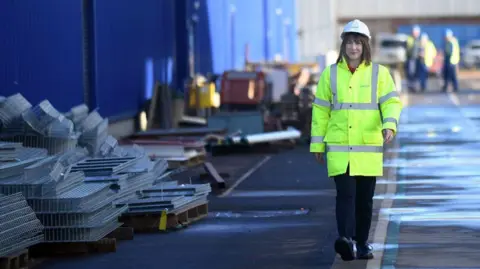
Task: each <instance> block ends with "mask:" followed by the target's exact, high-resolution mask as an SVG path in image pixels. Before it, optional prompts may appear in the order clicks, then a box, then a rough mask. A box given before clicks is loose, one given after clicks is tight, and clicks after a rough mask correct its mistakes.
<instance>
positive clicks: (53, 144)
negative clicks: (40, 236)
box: [0, 94, 211, 242]
mask: <svg viewBox="0 0 480 269" xmlns="http://www.w3.org/2000/svg"><path fill="white" fill-rule="evenodd" d="M0 128H1V129H0V131H1V132H0V140H2V141H8V142H0V193H3V194H7V195H10V194H15V193H22V194H23V195H24V196H25V198H26V200H27V202H28V204H29V205H30V206H31V207H32V208H33V210H34V211H35V213H36V215H37V217H38V219H39V220H40V221H41V223H42V224H43V225H44V226H45V241H46V242H79V241H82V242H85V241H97V240H99V239H101V238H102V237H104V236H105V235H106V234H108V233H110V232H111V231H113V230H114V229H115V228H117V227H118V226H120V223H118V221H117V219H118V216H119V215H121V214H123V213H124V212H126V211H127V210H128V206H130V212H137V213H142V212H143V213H149V212H153V213H155V212H159V211H163V210H165V209H168V210H171V211H174V210H181V209H182V208H185V207H190V206H195V205H197V204H198V205H201V204H203V203H205V202H206V200H207V195H208V194H209V193H210V191H211V189H210V185H209V184H202V185H179V184H178V183H177V182H176V181H171V179H170V178H169V177H168V175H169V173H171V172H168V173H167V169H168V162H167V161H166V160H165V159H161V158H160V159H158V160H155V161H151V160H150V158H149V157H148V156H147V155H146V153H145V150H144V148H142V147H140V146H138V145H133V146H131V147H128V148H126V147H121V146H119V143H118V141H117V140H116V139H115V138H113V137H112V136H110V135H108V119H104V118H102V117H101V116H100V114H99V113H98V112H97V111H95V110H94V111H91V112H89V108H88V107H87V106H86V105H84V104H82V105H79V106H76V107H74V108H72V109H71V110H70V111H69V112H68V113H66V114H65V115H64V114H61V113H59V112H58V111H57V110H56V109H55V108H53V106H52V105H51V104H50V103H49V102H48V101H43V102H41V103H40V104H38V105H37V106H34V107H32V105H31V104H30V103H29V102H28V101H27V100H25V98H23V96H21V95H20V94H15V95H12V96H9V97H7V98H0ZM15 142H18V143H15ZM77 143H78V145H77ZM22 144H23V145H22ZM24 146H27V147H24ZM78 146H80V147H83V148H79V147H78ZM49 155H50V156H49ZM2 162H3V163H2Z"/></svg>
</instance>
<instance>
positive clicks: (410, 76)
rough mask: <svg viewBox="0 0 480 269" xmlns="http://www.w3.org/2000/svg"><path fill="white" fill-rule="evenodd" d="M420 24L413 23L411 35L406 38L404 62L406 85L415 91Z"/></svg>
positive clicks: (417, 74) (417, 73) (417, 75)
mask: <svg viewBox="0 0 480 269" xmlns="http://www.w3.org/2000/svg"><path fill="white" fill-rule="evenodd" d="M420 33H421V30H420V26H418V25H414V26H413V28H412V35H411V36H409V37H408V39H407V51H406V54H407V59H406V62H405V77H406V79H407V87H408V90H409V91H411V92H415V91H416V84H417V80H418V77H419V72H418V67H419V53H420V47H421V45H420V43H421V40H420Z"/></svg>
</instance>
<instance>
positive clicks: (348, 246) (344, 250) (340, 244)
mask: <svg viewBox="0 0 480 269" xmlns="http://www.w3.org/2000/svg"><path fill="white" fill-rule="evenodd" d="M335 251H336V252H337V253H338V254H339V255H340V257H341V258H342V260H344V261H352V260H354V259H355V255H354V252H353V243H352V241H351V240H348V239H347V238H345V237H341V238H339V239H337V241H335Z"/></svg>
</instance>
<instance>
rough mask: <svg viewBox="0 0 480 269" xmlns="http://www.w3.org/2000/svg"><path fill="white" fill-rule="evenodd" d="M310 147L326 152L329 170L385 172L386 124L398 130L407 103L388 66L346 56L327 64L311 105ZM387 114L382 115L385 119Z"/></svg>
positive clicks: (362, 173)
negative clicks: (352, 61) (353, 65)
mask: <svg viewBox="0 0 480 269" xmlns="http://www.w3.org/2000/svg"><path fill="white" fill-rule="evenodd" d="M312 107H313V108H312V129H311V144H310V151H311V152H325V151H326V152H327V166H328V175H329V176H330V177H332V176H336V175H340V174H343V173H346V170H347V166H348V165H349V164H350V174H351V175H352V176H355V175H359V176H381V175H383V135H382V129H392V130H393V131H394V133H396V130H397V124H398V121H399V117H400V113H401V110H402V104H401V101H400V97H399V95H398V92H397V91H396V89H395V84H394V82H393V79H392V77H391V75H390V72H389V71H388V69H387V68H386V67H384V66H382V65H378V64H370V65H368V66H367V65H365V64H364V63H362V64H361V65H360V66H359V67H358V68H357V69H356V71H355V73H353V74H352V73H351V72H350V71H349V69H348V66H347V64H346V63H345V61H341V62H340V63H339V64H338V65H337V64H334V65H331V66H329V67H327V68H326V69H325V70H324V71H323V73H322V75H321V77H320V80H319V82H318V87H317V91H316V98H315V101H314V103H313V106H312ZM382 118H383V120H382Z"/></svg>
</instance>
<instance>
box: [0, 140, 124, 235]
mask: <svg viewBox="0 0 480 269" xmlns="http://www.w3.org/2000/svg"><path fill="white" fill-rule="evenodd" d="M14 150H15V151H16V152H14V153H13V154H14V155H16V154H17V153H18V154H20V153H21V152H22V151H24V152H25V151H27V152H30V153H23V155H24V156H33V155H35V154H34V153H33V151H36V150H37V149H29V148H21V147H20V146H18V145H16V147H15V149H14ZM0 154H3V151H2V153H0ZM8 155H9V156H10V157H9V158H12V156H11V155H12V153H11V152H9V153H8ZM42 155H43V156H38V153H37V155H35V156H37V157H34V158H31V159H24V160H22V159H21V158H20V156H18V155H17V156H14V157H13V159H16V160H17V161H13V162H8V163H4V164H3V165H1V166H0V193H3V194H6V195H10V194H15V193H22V194H23V195H24V196H25V198H26V199H27V202H28V204H29V205H30V207H31V208H32V209H33V210H34V211H35V213H36V215H37V217H38V219H39V220H40V221H41V223H42V224H43V225H44V226H45V241H46V242H89V241H90V242H91V241H98V240H100V239H101V238H103V237H105V236H106V235H107V234H109V233H110V232H112V231H113V230H115V229H116V228H117V227H119V226H120V225H121V223H119V222H118V217H119V216H120V215H121V214H122V213H123V212H125V211H126V209H127V208H126V207H120V208H116V207H114V206H112V202H113V201H114V200H115V199H116V194H115V192H114V191H112V190H111V189H110V184H108V183H94V184H91V183H88V184H86V183H84V178H85V176H84V174H83V172H80V171H73V169H72V165H73V164H75V163H77V162H79V161H81V160H82V159H84V158H86V156H87V152H86V151H85V150H84V149H75V150H70V151H67V152H65V153H63V154H58V155H54V156H47V154H46V152H43V154H42Z"/></svg>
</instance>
